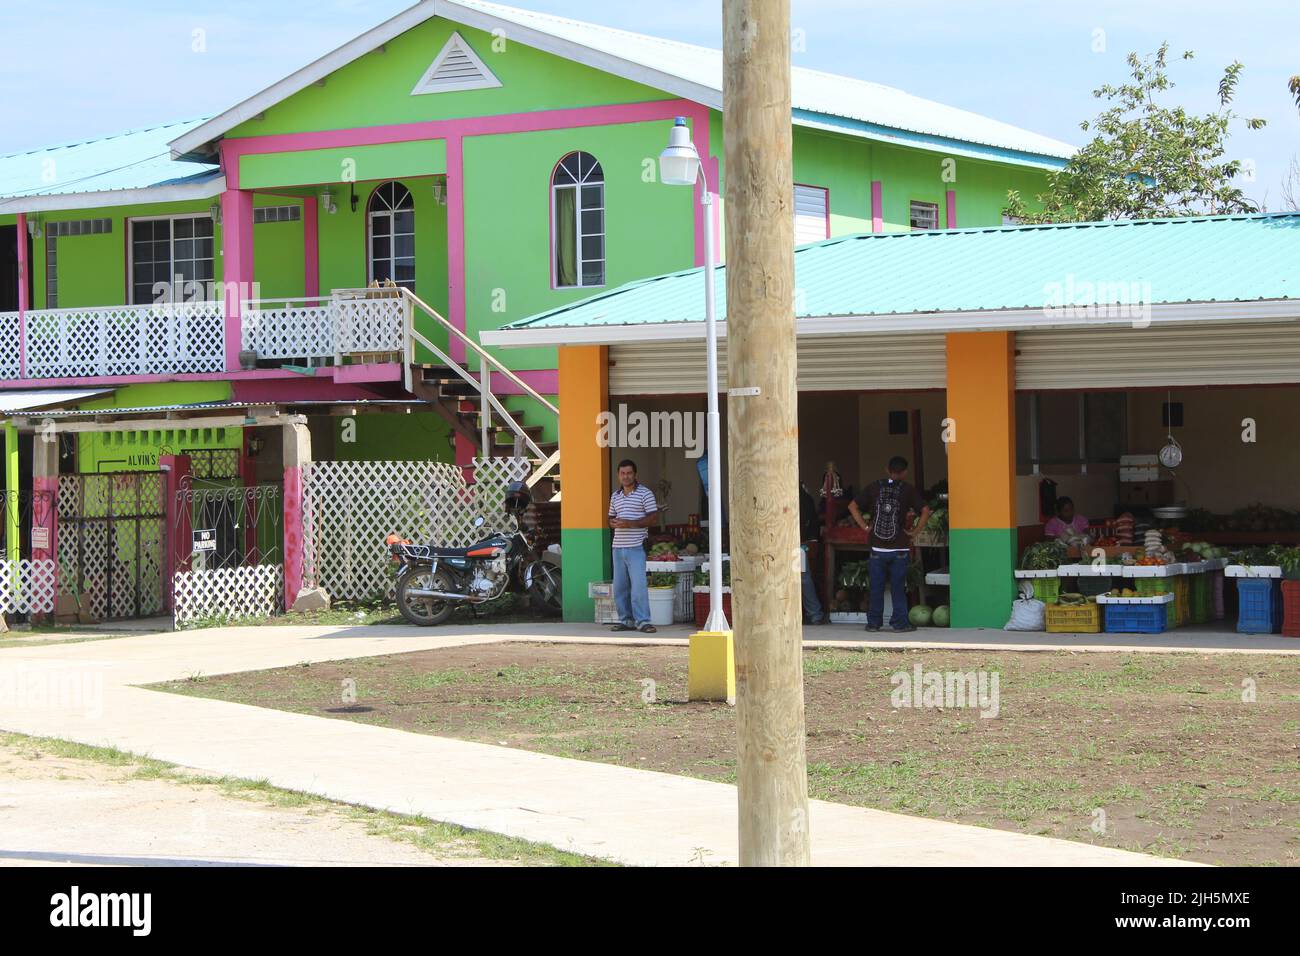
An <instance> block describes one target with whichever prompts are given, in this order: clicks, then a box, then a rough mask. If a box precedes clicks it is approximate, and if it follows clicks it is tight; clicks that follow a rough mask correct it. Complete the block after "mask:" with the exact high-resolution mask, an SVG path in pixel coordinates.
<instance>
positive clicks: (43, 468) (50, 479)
mask: <svg viewBox="0 0 1300 956" xmlns="http://www.w3.org/2000/svg"><path fill="white" fill-rule="evenodd" d="M31 543H32V560H33V561H53V562H54V574H53V579H52V587H53V589H54V599H53V600H54V603H53V605H52V606H51V609H50V611H51V616H52V615H53V612H54V611H55V610H56V609H57V607H58V602H59V564H58V561H57V560H55V557H56V555H58V553H59V436H58V435H56V434H54V433H53V432H50V431H47V430H46V429H44V428H41V429H37V431H36V434H35V435H34V436H33V438H32V530H31ZM44 618H45V615H44V614H41V615H34V616H33V619H34V620H42V619H44Z"/></svg>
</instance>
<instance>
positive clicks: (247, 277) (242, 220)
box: [221, 189, 253, 372]
mask: <svg viewBox="0 0 1300 956" xmlns="http://www.w3.org/2000/svg"><path fill="white" fill-rule="evenodd" d="M221 262H222V272H221V280H222V284H223V286H224V287H225V294H226V369H227V370H228V371H231V372H234V371H237V370H238V369H239V350H240V344H241V338H242V331H243V327H242V326H241V324H240V321H239V307H240V300H241V299H242V298H243V297H244V295H245V294H246V292H245V290H251V289H252V285H253V194H252V193H251V192H241V191H240V190H237V189H227V190H226V191H225V192H224V193H222V194H221Z"/></svg>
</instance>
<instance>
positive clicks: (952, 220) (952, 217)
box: [945, 189, 957, 229]
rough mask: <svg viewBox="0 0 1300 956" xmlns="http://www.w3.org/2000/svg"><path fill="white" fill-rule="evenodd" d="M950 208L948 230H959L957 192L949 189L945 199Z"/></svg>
mask: <svg viewBox="0 0 1300 956" xmlns="http://www.w3.org/2000/svg"><path fill="white" fill-rule="evenodd" d="M945 198H946V199H947V206H948V228H949V229H956V228H957V190H955V189H949V190H948V194H947V196H946V197H945Z"/></svg>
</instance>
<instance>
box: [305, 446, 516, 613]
mask: <svg viewBox="0 0 1300 956" xmlns="http://www.w3.org/2000/svg"><path fill="white" fill-rule="evenodd" d="M474 465H475V481H474V484H472V485H467V484H466V482H465V478H464V476H463V473H462V471H461V469H460V468H458V467H457V466H455V465H450V464H446V463H444V462H436V461H318V462H312V464H311V467H310V468H308V469H307V471H306V473H305V474H304V476H303V524H304V529H303V530H304V535H303V537H304V552H305V553H304V562H305V569H304V576H305V577H306V579H307V581H308V582H309V583H311V584H316V585H319V586H320V587H323V588H324V589H325V590H326V591H327V592H328V593H329V594H330V595H331V596H332V597H335V598H345V599H349V600H364V599H367V598H375V597H380V596H391V594H392V589H393V582H392V574H391V571H390V562H389V558H388V553H387V551H386V550H385V546H384V538H385V537H386V536H387V535H389V534H390V533H392V532H394V531H396V532H398V533H399V534H401V535H403V536H405V537H408V538H410V539H411V540H412V541H416V542H419V543H421V544H430V543H432V544H441V545H446V546H453V547H464V546H465V545H469V544H473V543H474V542H475V541H476V540H479V539H480V538H482V537H484V536H485V535H487V534H489V533H491V532H492V531H497V530H513V528H514V526H515V525H514V519H513V518H511V517H509V516H508V515H507V514H506V513H505V510H504V509H503V507H502V502H503V500H504V498H505V488H506V485H508V484H509V483H510V482H512V481H520V480H522V479H524V478H526V477H527V476H528V473H529V470H530V464H529V462H528V460H527V459H526V458H487V459H475V461H474ZM477 515H482V516H483V517H484V518H485V519H486V521H487V523H486V524H485V525H484V526H483V528H482V529H475V527H474V518H475V517H476V516H477Z"/></svg>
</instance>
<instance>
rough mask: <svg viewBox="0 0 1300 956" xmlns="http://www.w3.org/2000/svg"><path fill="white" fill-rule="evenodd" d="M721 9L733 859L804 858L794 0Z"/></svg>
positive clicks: (745, 862)
mask: <svg viewBox="0 0 1300 956" xmlns="http://www.w3.org/2000/svg"><path fill="white" fill-rule="evenodd" d="M722 11H723V12H722V25H723V26H722V29H723V40H722V51H723V70H722V98H723V132H724V137H725V140H726V179H727V182H726V213H727V386H728V388H727V393H728V399H727V446H728V462H729V471H730V501H731V509H730V514H731V588H732V595H733V605H732V607H733V621H732V625H733V628H734V631H735V642H736V731H737V749H738V754H737V757H738V767H737V789H738V791H739V801H740V863H741V865H742V866H807V865H808V863H809V852H808V775H807V774H808V772H807V765H806V759H805V755H804V713H803V657H802V643H801V642H802V636H803V635H802V615H801V604H800V588H799V563H800V562H799V559H800V551H799V494H798V488H799V430H798V391H797V388H796V385H795V372H796V368H797V361H796V357H795V332H794V211H793V208H792V206H793V203H794V183H793V177H792V171H791V142H790V137H791V134H790V122H791V121H790V3H789V0H723V4H722Z"/></svg>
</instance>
